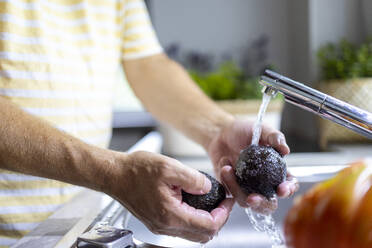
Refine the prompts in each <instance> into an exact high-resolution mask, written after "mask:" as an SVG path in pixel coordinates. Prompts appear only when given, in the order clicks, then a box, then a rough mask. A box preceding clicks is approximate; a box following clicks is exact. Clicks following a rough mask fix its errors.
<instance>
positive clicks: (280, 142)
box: [277, 136, 287, 145]
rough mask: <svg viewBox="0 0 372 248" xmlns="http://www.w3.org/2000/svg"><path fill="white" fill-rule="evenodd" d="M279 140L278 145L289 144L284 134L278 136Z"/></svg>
mask: <svg viewBox="0 0 372 248" xmlns="http://www.w3.org/2000/svg"><path fill="white" fill-rule="evenodd" d="M277 142H278V145H287V144H286V142H285V139H284V138H283V137H282V136H280V137H278V139H277Z"/></svg>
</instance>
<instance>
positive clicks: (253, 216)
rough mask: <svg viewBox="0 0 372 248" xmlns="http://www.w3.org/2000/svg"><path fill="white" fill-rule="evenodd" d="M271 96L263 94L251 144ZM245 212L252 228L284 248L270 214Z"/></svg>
mask: <svg viewBox="0 0 372 248" xmlns="http://www.w3.org/2000/svg"><path fill="white" fill-rule="evenodd" d="M270 100H271V96H270V95H268V94H265V93H264V94H263V96H262V103H261V106H260V110H259V112H258V116H257V120H256V122H255V124H254V126H253V135H252V143H251V144H252V145H258V144H259V141H260V137H261V131H262V121H263V118H264V116H265V112H266V109H267V106H268V105H269V103H270ZM245 212H246V214H247V216H248V219H249V221H250V222H251V224H252V226H253V228H254V229H255V230H256V231H259V232H264V233H266V234H267V235H268V236H269V237H270V239H271V242H272V246H271V247H272V248H285V244H284V240H283V238H282V236H281V234H280V230H279V228H278V227H277V226H276V224H275V221H274V218H273V217H272V215H271V214H270V215H264V214H260V213H257V212H255V211H253V210H252V209H250V208H246V209H245Z"/></svg>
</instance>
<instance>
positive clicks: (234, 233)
mask: <svg viewBox="0 0 372 248" xmlns="http://www.w3.org/2000/svg"><path fill="white" fill-rule="evenodd" d="M313 179H314V178H313ZM316 182H317V181H315V180H312V181H311V182H309V181H307V182H301V183H300V187H301V188H300V190H299V192H298V193H297V194H296V195H299V194H302V193H304V192H305V191H307V190H308V189H309V188H310V187H311V186H312V185H313V184H314V183H316ZM294 198H295V196H294V197H291V198H289V199H280V200H279V208H278V209H277V211H276V212H275V213H274V214H273V216H274V219H275V221H276V223H277V226H278V227H279V228H280V229H282V226H283V221H284V218H285V216H286V214H287V212H288V210H289V209H290V207H291V206H292V203H293V199H294ZM127 228H128V229H130V230H131V231H133V233H134V237H135V238H136V239H138V240H141V241H143V242H146V243H151V244H153V245H159V246H164V247H177V248H186V247H187V248H192V247H198V248H200V247H201V245H200V244H199V243H194V242H190V241H187V240H183V239H180V238H175V237H169V236H164V235H155V234H152V233H151V232H150V231H149V230H148V229H147V228H146V227H145V226H144V225H143V224H142V223H141V222H140V221H139V220H138V219H136V218H135V217H133V216H131V217H130V219H129V221H128V223H127ZM206 247H207V248H235V247H236V248H238V247H239V248H247V247H249V248H270V247H271V241H270V238H269V237H268V236H267V235H266V234H265V233H261V232H258V231H256V230H254V229H253V227H252V225H251V224H250V222H249V220H248V217H247V215H246V213H245V212H244V209H243V208H241V207H239V206H238V205H237V204H236V205H235V206H234V208H233V211H232V212H231V215H230V218H229V220H228V222H227V223H226V224H225V226H224V227H223V228H222V230H221V231H220V233H219V234H218V236H216V237H215V238H214V239H213V240H211V241H210V242H208V243H207V244H206Z"/></svg>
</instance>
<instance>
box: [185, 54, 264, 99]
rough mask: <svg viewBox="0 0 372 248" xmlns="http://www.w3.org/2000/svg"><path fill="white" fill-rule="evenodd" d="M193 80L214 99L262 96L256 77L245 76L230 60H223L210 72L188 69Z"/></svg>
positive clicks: (256, 97) (257, 97)
mask: <svg viewBox="0 0 372 248" xmlns="http://www.w3.org/2000/svg"><path fill="white" fill-rule="evenodd" d="M190 75H191V77H192V78H193V80H194V81H195V82H196V83H197V84H198V85H199V87H200V88H201V89H202V90H203V91H204V92H205V93H206V94H207V95H208V96H209V97H211V98H212V99H214V100H231V99H259V98H261V97H262V94H261V86H260V85H259V83H258V78H254V77H246V76H245V74H244V72H243V71H242V70H241V69H240V68H239V67H238V66H237V65H236V64H235V63H234V62H232V61H227V62H223V63H221V64H220V65H219V67H218V69H217V70H215V71H212V72H207V73H201V72H197V71H190Z"/></svg>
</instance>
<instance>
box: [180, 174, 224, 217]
mask: <svg viewBox="0 0 372 248" xmlns="http://www.w3.org/2000/svg"><path fill="white" fill-rule="evenodd" d="M200 173H203V174H204V175H205V176H207V178H208V179H209V180H210V181H211V183H212V188H211V190H210V191H209V192H208V193H207V194H204V195H192V194H189V193H187V192H185V191H183V190H182V201H183V202H185V203H187V204H188V205H190V206H192V207H194V208H196V209H203V210H205V211H208V212H211V211H212V210H213V209H215V208H216V207H218V205H219V204H220V203H221V202H222V201H223V200H225V198H226V191H225V188H224V187H223V185H222V184H221V183H219V182H218V181H217V179H215V178H214V177H212V176H211V175H209V174H207V173H205V172H203V171H200Z"/></svg>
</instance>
